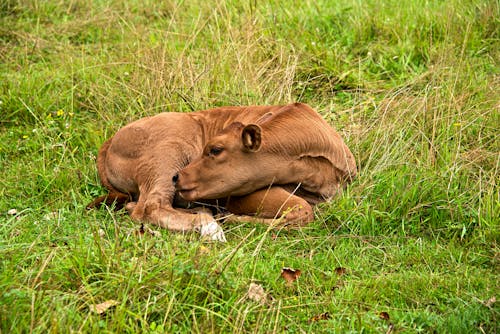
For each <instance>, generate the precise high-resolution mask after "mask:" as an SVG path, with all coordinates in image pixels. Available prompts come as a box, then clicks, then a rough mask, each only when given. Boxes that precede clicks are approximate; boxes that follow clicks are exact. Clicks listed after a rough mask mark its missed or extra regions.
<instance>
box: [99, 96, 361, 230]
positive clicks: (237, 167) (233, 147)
mask: <svg viewBox="0 0 500 334" xmlns="http://www.w3.org/2000/svg"><path fill="white" fill-rule="evenodd" d="M186 166H187V167H186ZM97 168H98V172H99V176H100V179H101V181H102V183H103V185H104V186H105V187H106V188H107V189H108V190H109V191H110V194H109V195H107V196H103V197H101V198H98V199H96V200H95V201H94V202H93V203H91V204H90V205H89V207H93V206H95V205H97V204H99V203H100V202H102V201H105V200H107V201H110V200H114V199H122V200H123V199H126V200H128V201H130V202H129V203H128V204H127V206H126V208H127V210H128V211H129V212H130V215H131V217H132V218H133V219H135V220H139V221H148V222H151V223H153V224H157V225H159V226H161V227H164V228H168V229H170V230H175V231H188V230H193V229H197V228H201V230H202V232H203V227H204V226H207V225H210V224H212V226H213V224H214V223H215V222H214V220H213V217H212V216H211V215H210V214H207V213H203V212H202V213H193V212H187V211H186V210H182V209H178V208H174V207H176V206H178V205H180V204H181V203H180V202H181V201H180V199H179V198H178V196H176V188H175V187H174V182H173V181H176V184H177V191H178V193H179V194H180V195H181V197H182V198H184V199H185V200H187V201H194V200H200V199H225V198H228V197H230V198H229V200H228V202H227V209H228V210H229V211H231V212H233V213H235V214H238V215H251V216H258V217H260V218H276V217H278V216H281V215H284V220H285V221H293V222H298V223H307V222H309V221H312V219H313V215H312V208H311V204H315V203H317V202H319V201H322V200H325V199H327V198H330V197H331V196H333V195H335V194H336V193H337V192H338V191H339V190H340V189H341V188H342V187H343V186H344V185H345V183H346V182H349V181H350V180H351V179H352V177H354V176H355V174H356V167H355V162H354V158H353V156H352V154H351V152H350V151H349V149H348V148H347V146H346V145H345V144H344V143H343V141H342V139H341V138H340V136H339V135H338V134H337V133H336V132H335V131H334V130H333V129H332V128H331V127H330V126H329V125H328V124H327V123H326V122H325V121H324V120H323V119H322V118H321V117H320V116H319V114H317V113H316V112H315V111H314V110H312V109H311V108H310V107H309V106H307V105H305V104H292V105H287V106H252V107H222V108H216V109H211V110H204V111H199V112H194V113H189V114H185V113H162V114H159V115H156V116H153V117H146V118H143V119H140V120H138V121H135V122H133V123H130V124H128V125H126V126H125V127H123V128H122V129H120V130H119V131H118V132H117V133H116V134H115V135H114V136H113V137H112V138H111V139H109V140H108V141H106V142H105V143H104V144H103V146H102V147H101V149H100V150H99V154H98V158H97ZM183 168H184V169H183ZM208 233H211V232H208Z"/></svg>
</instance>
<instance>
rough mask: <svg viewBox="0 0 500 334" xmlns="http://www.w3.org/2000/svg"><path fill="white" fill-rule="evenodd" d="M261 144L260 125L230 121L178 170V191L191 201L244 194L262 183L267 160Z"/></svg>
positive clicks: (261, 185) (176, 181) (257, 187)
mask: <svg viewBox="0 0 500 334" xmlns="http://www.w3.org/2000/svg"><path fill="white" fill-rule="evenodd" d="M261 145H262V129H261V127H260V126H259V125H256V124H248V125H243V124H241V123H239V122H236V123H232V124H231V125H229V126H228V127H227V128H225V129H224V130H223V131H222V132H220V133H219V134H218V135H217V136H215V137H213V138H212V139H210V141H208V143H207V144H206V145H205V147H204V149H203V154H202V156H201V157H200V158H198V159H197V160H194V161H192V162H191V163H190V164H189V165H188V166H186V167H185V168H184V169H183V170H181V171H180V172H179V175H178V176H177V177H176V180H175V183H176V189H177V191H178V192H179V194H180V195H181V196H182V197H183V198H184V199H186V200H189V201H193V200H197V199H215V198H223V197H226V196H229V195H235V196H237V195H244V194H248V193H250V192H252V191H255V190H256V189H259V188H261V187H263V186H265V185H266V183H264V184H261V183H262V182H266V181H264V180H263V179H265V178H263V177H262V176H263V175H262V172H263V171H264V170H266V169H267V166H266V164H268V163H269V162H267V161H266V159H265V154H262V152H261V150H260V149H261ZM267 182H268V183H269V181H267ZM268 183H267V184H268Z"/></svg>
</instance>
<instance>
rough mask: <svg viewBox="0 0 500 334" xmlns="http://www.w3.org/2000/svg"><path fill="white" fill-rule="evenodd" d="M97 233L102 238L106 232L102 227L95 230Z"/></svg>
mask: <svg viewBox="0 0 500 334" xmlns="http://www.w3.org/2000/svg"><path fill="white" fill-rule="evenodd" d="M97 233H98V234H99V236H100V237H101V238H104V237H105V236H106V232H104V230H103V229H102V228H100V229H99V231H98V232H97Z"/></svg>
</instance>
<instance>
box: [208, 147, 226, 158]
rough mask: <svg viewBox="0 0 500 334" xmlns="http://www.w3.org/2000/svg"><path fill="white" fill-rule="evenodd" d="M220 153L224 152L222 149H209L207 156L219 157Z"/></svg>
mask: <svg viewBox="0 0 500 334" xmlns="http://www.w3.org/2000/svg"><path fill="white" fill-rule="evenodd" d="M222 151H224V149H223V148H222V147H217V146H215V147H212V148H211V149H210V152H208V155H211V156H216V155H219V154H221V153H222Z"/></svg>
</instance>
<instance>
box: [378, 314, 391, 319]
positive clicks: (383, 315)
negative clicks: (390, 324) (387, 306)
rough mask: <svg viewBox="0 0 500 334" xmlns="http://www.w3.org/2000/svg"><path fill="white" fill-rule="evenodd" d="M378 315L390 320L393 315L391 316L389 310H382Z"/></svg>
mask: <svg viewBox="0 0 500 334" xmlns="http://www.w3.org/2000/svg"><path fill="white" fill-rule="evenodd" d="M378 316H379V317H380V319H383V320H390V319H391V317H390V316H389V313H387V312H380V313H379V314H378Z"/></svg>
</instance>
